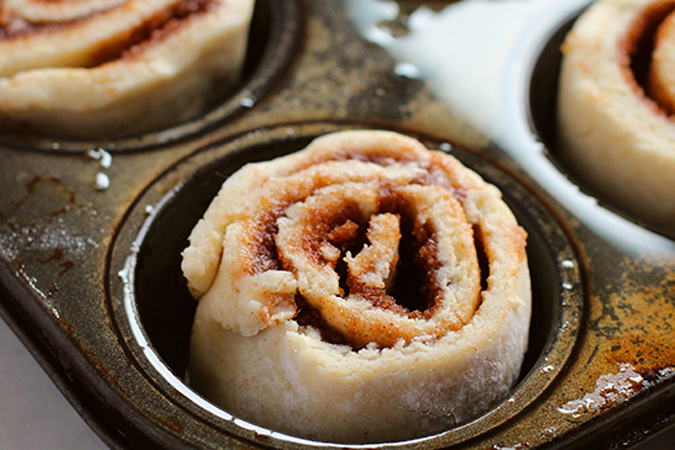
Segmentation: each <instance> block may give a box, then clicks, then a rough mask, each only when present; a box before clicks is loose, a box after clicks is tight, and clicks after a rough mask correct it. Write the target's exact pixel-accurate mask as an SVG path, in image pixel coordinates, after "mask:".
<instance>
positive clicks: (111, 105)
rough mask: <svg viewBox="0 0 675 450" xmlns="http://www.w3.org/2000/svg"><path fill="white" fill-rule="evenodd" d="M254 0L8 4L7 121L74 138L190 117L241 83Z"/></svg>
mask: <svg viewBox="0 0 675 450" xmlns="http://www.w3.org/2000/svg"><path fill="white" fill-rule="evenodd" d="M252 11H253V0H82V1H72V0H59V1H44V0H7V1H4V2H2V5H0V119H1V122H2V124H3V125H2V126H3V127H5V128H10V129H12V130H19V131H29V132H37V133H40V134H46V135H50V136H59V137H69V138H107V137H113V136H120V135H133V134H137V133H142V132H146V131H152V130H157V129H159V128H163V127H167V126H171V125H175V124H177V123H179V122H182V121H185V120H188V119H193V118H195V117H196V116H198V115H199V114H202V113H204V112H205V110H206V108H208V107H211V106H212V102H213V97H214V96H217V93H218V92H221V93H222V92H223V91H224V89H226V86H229V85H232V84H233V83H234V82H235V81H236V80H237V79H238V77H239V76H240V71H241V67H242V64H243V60H244V56H245V51H246V45H247V39H248V28H249V25H250V20H251V15H252Z"/></svg>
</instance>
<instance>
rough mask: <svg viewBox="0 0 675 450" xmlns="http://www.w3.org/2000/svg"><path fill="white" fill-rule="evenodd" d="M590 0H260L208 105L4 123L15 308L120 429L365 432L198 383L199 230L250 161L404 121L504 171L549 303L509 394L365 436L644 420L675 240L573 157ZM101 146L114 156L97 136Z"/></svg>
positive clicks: (98, 427)
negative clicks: (605, 197) (174, 120)
mask: <svg viewBox="0 0 675 450" xmlns="http://www.w3.org/2000/svg"><path fill="white" fill-rule="evenodd" d="M584 6H585V4H584V3H583V2H581V1H573V2H568V1H566V2H562V1H554V0H536V1H534V0H533V1H531V2H514V1H510V0H501V1H496V2H495V1H492V2H485V1H481V0H463V1H461V2H449V1H448V2H441V1H429V2H427V4H426V5H425V4H424V2H417V1H415V2H413V1H403V0H401V1H400V2H398V4H397V3H394V2H380V1H376V0H351V1H349V0H347V1H344V2H326V1H320V0H307V1H305V2H301V1H299V0H290V1H289V0H258V6H257V9H256V15H255V18H254V26H253V28H252V39H251V43H252V49H251V56H250V59H249V62H248V65H247V76H246V79H245V80H244V81H243V82H242V84H241V85H240V86H238V87H237V88H236V89H234V90H233V91H231V92H230V93H229V94H227V95H228V98H227V99H225V100H224V101H222V102H221V103H219V104H218V105H215V106H214V109H213V111H211V112H210V113H208V114H207V115H206V116H205V117H202V118H198V119H196V120H195V121H193V122H190V123H187V124H182V125H179V126H177V127H174V128H172V129H170V130H160V131H157V132H153V133H149V134H147V135H144V136H130V137H126V138H124V139H118V140H113V141H110V140H101V141H100V142H80V141H70V142H66V141H54V140H50V139H49V138H48V137H35V136H18V135H4V136H1V137H0V161H2V164H1V165H0V187H1V189H2V192H3V193H5V195H3V196H2V198H0V300H1V301H0V311H1V312H2V315H3V318H4V319H5V320H6V321H7V322H8V323H9V324H10V325H11V326H12V328H13V329H14V330H15V331H16V332H17V334H18V335H19V336H20V337H21V338H22V340H23V341H24V342H25V344H26V345H27V346H28V347H29V349H30V350H31V351H32V352H33V353H34V354H35V355H36V357H37V359H38V360H39V361H40V363H41V364H42V365H43V366H44V368H45V370H46V371H47V372H48V374H49V375H50V376H51V377H52V379H53V380H54V382H55V383H56V384H57V386H58V387H59V388H60V389H61V390H62V391H64V393H65V394H66V396H67V398H68V399H69V400H70V401H71V402H73V403H74V404H75V405H76V406H77V409H78V411H81V412H82V413H83V415H84V417H85V419H86V420H87V421H88V423H89V424H90V425H91V426H92V427H93V428H94V429H95V431H97V433H98V434H99V435H100V436H101V437H102V438H103V439H104V440H105V442H106V443H107V444H108V445H110V446H111V447H113V448H134V449H135V448H261V447H263V448H282V449H309V448H317V447H321V448H325V447H341V448H344V447H348V446H344V445H334V444H330V443H323V442H312V441H307V440H302V439H298V438H295V437H292V436H285V435H282V434H280V433H277V432H275V431H274V430H266V429H263V428H261V427H258V426H256V424H254V423H247V422H244V421H242V420H240V419H237V418H236V417H232V416H231V415H230V414H229V413H228V412H227V411H223V410H222V409H220V408H217V407H215V406H213V405H212V404H210V403H209V402H208V401H207V400H205V399H203V398H201V397H200V396H199V394H198V393H196V392H194V391H193V390H192V389H191V388H190V387H189V383H187V382H186V381H185V366H186V360H187V353H188V339H189V331H190V327H191V323H192V315H193V313H194V308H195V302H194V301H193V300H192V299H191V298H190V297H189V295H188V293H187V290H186V287H185V282H184V280H183V278H182V276H181V273H180V268H179V264H180V252H181V251H182V249H183V248H184V247H185V246H186V244H187V240H186V239H187V235H188V233H189V232H190V230H191V228H192V226H193V225H194V224H195V223H196V221H197V220H198V219H199V217H200V216H201V214H202V212H203V211H204V209H205V208H206V206H207V205H208V203H209V202H210V200H211V198H212V197H213V195H215V193H216V191H217V189H218V187H219V186H220V184H221V183H222V181H223V180H224V179H225V178H226V177H227V176H228V175H229V174H231V173H232V172H234V171H235V170H236V169H237V168H238V167H240V166H241V165H243V164H245V163H246V162H249V161H255V160H264V159H269V158H272V157H275V156H278V155H281V154H286V153H289V152H291V151H294V150H297V149H300V148H302V147H303V146H304V145H305V144H306V143H307V142H309V141H310V140H311V139H312V138H313V137H316V136H319V135H321V134H324V133H327V132H331V131H337V130H342V129H352V128H384V129H391V130H395V131H399V132H402V133H404V134H408V135H411V136H414V137H416V138H418V139H420V140H422V141H423V142H424V143H425V144H426V145H427V146H429V147H430V148H436V149H441V150H443V151H448V152H450V153H451V154H453V155H454V156H456V157H457V158H458V159H460V160H461V161H462V162H463V163H464V164H465V165H467V166H468V167H470V168H472V169H474V170H476V171H477V172H478V173H480V174H481V175H482V176H483V177H484V178H485V179H487V180H488V181H489V182H491V183H494V184H495V185H497V186H498V187H500V188H501V189H502V192H503V193H504V197H505V199H506V201H507V202H508V203H509V205H510V206H511V208H512V209H513V211H514V213H515V214H516V216H517V217H518V219H519V221H520V223H521V224H522V225H523V226H524V227H525V228H526V230H527V231H528V234H529V239H528V256H529V260H530V269H531V272H532V281H533V320H532V327H531V333H530V343H529V348H528V354H527V356H526V361H525V364H524V366H523V370H522V374H521V378H520V381H519V383H518V384H517V386H516V387H515V388H514V389H513V391H512V392H511V394H510V396H509V397H508V398H505V399H503V401H502V402H500V403H498V404H497V405H495V406H494V407H493V408H492V409H491V410H489V411H487V412H486V413H485V414H483V415H482V416H480V417H477V418H475V420H474V421H472V422H470V423H467V424H465V425H462V426H460V427H457V428H455V429H452V430H447V431H446V432H444V433H441V434H439V435H436V436H429V437H426V438H422V439H418V440H414V441H408V442H397V443H390V444H375V445H367V446H354V447H368V448H388V447H396V448H409V449H422V448H423V449H432V448H433V449H436V448H447V447H450V446H456V448H476V449H485V448H493V449H499V448H503V449H505V448H520V449H525V448H528V449H529V448H562V447H567V446H571V445H573V446H575V447H578V448H579V447H583V448H611V447H612V446H615V447H618V446H622V445H629V444H631V443H634V442H638V441H640V440H641V439H643V438H644V437H645V436H648V435H650V434H651V433H653V432H656V431H658V430H660V429H662V428H663V427H665V426H666V425H668V424H669V423H670V422H671V420H672V417H673V414H675V407H673V406H672V405H673V402H672V400H673V397H675V389H674V388H673V386H672V383H673V374H674V373H675V355H673V352H672V350H671V343H672V342H673V338H675V331H673V312H675V301H674V300H675V274H674V270H673V269H674V268H675V244H674V243H673V241H672V240H671V239H670V238H668V237H666V236H663V235H660V234H658V233H655V232H654V231H651V230H648V229H647V228H645V227H644V226H642V225H641V224H640V223H638V222H637V221H635V220H633V219H632V218H630V217H626V216H624V215H623V214H622V213H621V211H620V209H616V208H615V207H614V206H612V205H610V206H609V207H606V206H605V205H604V204H603V203H602V202H601V203H600V204H598V199H596V198H594V197H593V196H592V193H591V194H587V193H584V192H583V191H582V190H580V188H579V186H578V185H577V183H576V182H574V181H570V179H568V178H567V171H566V169H565V168H564V167H561V166H560V165H559V164H558V163H557V161H556V158H555V148H554V146H553V144H552V142H554V140H553V139H552V138H551V136H552V135H551V133H554V130H555V127H554V123H553V122H554V120H555V113H554V111H555V109H554V103H555V89H556V80H557V64H558V63H559V57H560V56H559V53H558V52H557V50H556V48H557V45H558V44H557V42H559V38H560V36H561V33H562V32H558V31H559V30H560V29H564V27H566V26H567V24H568V23H569V21H570V20H571V19H572V18H573V17H574V16H575V14H576V13H577V12H578V11H579V10H580V9H581V8H582V7H584ZM498 19H499V20H498ZM496 23H499V24H500V25H498V26H497V25H494V24H496ZM493 25H494V26H493ZM439 29H443V30H445V32H444V34H443V35H438V34H436V35H434V33H436V32H437V31H438V30H439ZM434 36H435V38H436V39H441V38H442V39H443V41H442V42H441V43H440V45H439V44H438V42H437V41H436V42H435V41H433V40H432V37H434ZM556 40H557V41H556ZM495 43H500V44H499V45H495ZM495 47H497V50H498V51H497V50H493V51H482V50H485V49H494V48H495ZM415 49H419V51H418V52H416V51H415ZM462 49H465V50H462ZM466 49H469V51H468V52H467V51H466ZM472 49H473V50H472ZM444 52H447V53H444ZM457 53H461V54H460V55H458V54H457ZM460 57H464V58H466V59H467V62H466V64H459V65H458V64H457V61H456V59H457V58H460ZM436 69H438V70H436ZM98 148H103V149H105V150H106V151H107V152H108V153H109V154H110V155H112V164H111V165H109V166H108V165H101V161H100V160H96V159H92V158H91V155H92V154H91V152H89V155H90V156H89V157H88V156H87V151H88V150H91V149H98ZM97 174H104V175H105V176H107V177H108V179H109V180H110V185H109V186H108V187H105V186H102V185H97V184H96V182H95V180H96V176H97ZM453 448H455V447H453Z"/></svg>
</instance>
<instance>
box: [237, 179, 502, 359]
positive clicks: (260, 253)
mask: <svg viewBox="0 0 675 450" xmlns="http://www.w3.org/2000/svg"><path fill="white" fill-rule="evenodd" d="M425 181H427V182H430V181H431V180H430V179H427V180H425ZM436 181H438V180H436ZM445 182H447V180H446V181H445ZM445 182H444V183H443V184H445ZM399 189H400V187H399V186H396V185H395V184H393V183H391V182H388V181H386V180H380V181H379V182H378V188H377V191H378V195H377V205H376V208H375V210H374V211H372V212H371V213H370V214H369V215H366V214H364V212H363V210H362V208H361V207H360V206H359V205H358V204H357V203H355V202H353V201H349V200H346V201H343V202H342V203H341V204H340V205H339V207H337V208H325V209H319V210H315V211H313V215H312V220H311V226H309V227H308V228H306V229H304V232H303V234H302V238H301V244H300V246H301V247H302V248H301V250H302V252H303V253H304V254H305V255H307V257H308V258H309V259H310V260H311V261H313V263H314V264H317V265H320V266H330V267H331V268H332V269H333V270H334V271H335V272H336V273H337V275H338V277H339V290H340V296H341V297H343V298H346V297H351V298H358V299H359V300H365V301H367V302H369V303H370V304H371V305H372V307H374V308H377V309H380V310H386V311H390V312H392V313H395V314H397V315H399V316H402V317H407V318H409V319H412V320H420V321H428V320H430V319H432V318H433V316H434V315H435V314H436V312H437V311H438V309H439V308H440V307H441V306H442V300H443V295H444V293H443V288H442V286H440V285H439V284H438V279H437V277H436V276H435V275H436V272H437V271H438V270H439V269H441V267H442V263H441V261H440V260H439V257H438V236H437V232H436V230H435V229H434V227H433V226H432V225H431V224H430V223H429V222H424V221H421V220H420V218H419V217H418V216H417V215H416V214H415V205H414V204H413V203H412V201H411V199H410V198H407V197H406V196H405V195H402V194H401V192H400V191H399ZM457 192H461V190H458V191H457ZM292 200H294V201H298V200H297V199H292ZM263 201H269V202H270V209H268V210H267V211H266V213H265V214H263V215H261V216H260V217H259V218H258V219H257V220H256V221H255V225H254V227H253V230H252V232H251V234H250V236H251V237H252V240H253V243H252V244H253V245H252V247H251V248H252V249H253V251H252V252H247V253H246V257H247V258H249V259H250V261H249V264H247V265H246V267H247V270H248V271H249V273H250V274H256V273H261V272H264V271H266V270H277V269H281V270H286V271H290V272H294V273H295V267H294V266H293V262H292V261H290V260H288V259H285V258H284V257H283V256H282V254H283V252H282V251H281V249H280V248H278V245H279V244H278V243H277V240H276V235H277V233H278V231H279V229H278V224H277V221H278V219H279V218H280V217H284V214H285V211H286V209H287V208H288V207H289V206H290V205H291V204H292V203H294V201H291V199H285V200H279V199H274V200H263ZM383 215H389V216H395V217H396V220H397V221H398V224H399V225H398V226H399V228H400V236H399V237H398V244H397V249H396V252H397V258H398V260H397V262H396V264H395V269H394V270H393V271H392V272H393V276H391V280H390V281H389V282H387V283H386V286H384V287H379V286H378V287H373V286H372V285H368V284H367V283H364V282H363V281H362V280H360V279H359V278H358V277H357V276H356V275H355V274H354V273H352V271H351V270H350V267H349V262H348V260H349V258H353V259H355V258H358V257H359V255H360V254H361V252H364V251H365V250H364V249H365V248H366V246H373V245H375V243H374V242H371V241H370V240H369V239H370V238H371V230H370V228H371V225H372V222H374V221H375V220H376V219H377V218H378V217H382V216H383ZM476 227H477V226H474V228H476ZM474 237H478V240H477V241H475V250H476V253H477V255H478V256H477V261H476V262H475V263H476V265H477V266H478V267H479V270H480V278H481V285H482V287H483V290H484V289H486V288H487V281H486V280H487V277H488V275H489V268H488V261H487V257H486V256H485V252H484V250H483V247H482V243H481V241H480V233H479V232H475V231H474ZM328 247H330V248H328ZM295 306H296V310H297V313H296V321H297V322H298V324H300V325H302V326H311V327H313V328H315V329H316V330H318V331H319V332H320V334H321V337H322V339H323V340H324V341H326V342H330V343H334V344H347V345H351V346H352V348H354V349H359V348H362V347H363V346H364V345H365V344H364V342H363V341H361V340H359V339H358V338H353V337H352V336H351V335H350V333H349V332H344V330H340V329H338V328H337V327H335V326H333V325H332V324H330V323H329V322H328V321H326V320H325V318H324V317H323V316H322V313H321V311H319V310H318V309H317V307H315V306H313V305H312V304H311V302H310V301H308V299H307V298H305V297H304V296H303V294H302V293H301V292H299V293H298V294H297V295H296V296H295ZM456 328H457V327H456V326H455V327H450V328H449V329H456ZM449 329H443V330H439V331H438V332H437V337H438V336H441V335H443V334H444V333H445V332H447V331H448V330H449ZM386 332H387V333H389V334H393V335H394V336H395V335H396V333H397V331H396V330H386ZM396 340H397V339H395V337H391V338H389V342H388V343H384V344H382V343H379V345H380V346H381V347H387V346H391V345H393V343H394V342H395V341H396ZM406 340H409V339H406Z"/></svg>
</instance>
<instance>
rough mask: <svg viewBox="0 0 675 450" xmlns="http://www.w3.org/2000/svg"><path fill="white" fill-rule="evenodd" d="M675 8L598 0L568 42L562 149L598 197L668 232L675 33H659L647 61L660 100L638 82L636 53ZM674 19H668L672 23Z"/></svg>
mask: <svg viewBox="0 0 675 450" xmlns="http://www.w3.org/2000/svg"><path fill="white" fill-rule="evenodd" d="M673 9H675V2H659V1H653V0H601V1H598V2H597V3H595V4H593V5H592V6H591V7H590V8H589V9H588V10H587V11H586V12H585V13H583V14H582V16H581V17H580V18H579V19H578V20H577V22H576V23H575V25H574V28H573V29H572V31H571V32H570V33H569V34H568V36H567V38H566V40H565V43H564V44H563V47H562V50H563V54H564V58H563V67H562V73H561V79H560V92H559V100H558V107H559V109H558V120H559V131H560V136H559V139H560V142H559V143H560V154H561V157H562V158H563V159H564V160H565V161H566V163H567V165H568V166H569V167H570V168H571V169H572V171H573V172H574V174H575V175H576V176H577V177H579V178H580V179H581V180H582V181H583V182H585V184H586V185H588V186H589V187H590V188H591V189H592V190H593V191H594V192H596V193H598V194H599V196H600V197H602V198H604V199H608V200H609V201H610V202H611V203H612V204H613V205H616V206H618V207H620V208H622V209H623V210H624V211H627V212H629V213H630V214H631V215H633V216H636V217H637V218H639V219H640V220H642V221H643V222H645V223H647V224H650V225H651V226H654V227H657V228H658V229H660V230H664V231H665V232H667V233H669V234H670V233H673V232H675V124H674V123H673V120H672V118H671V117H670V116H669V113H670V108H671V106H670V105H672V104H674V102H675V97H669V96H670V95H671V94H669V92H673V91H675V84H674V83H673V81H672V78H673V75H672V70H671V69H669V68H668V67H673V66H672V64H673V62H672V61H675V55H673V52H672V51H670V50H668V49H669V47H670V46H672V45H675V44H672V43H671V44H669V43H668V41H669V40H670V42H674V43H675V39H673V38H671V37H670V36H673V37H675V35H673V32H672V31H669V30H667V29H664V30H662V31H661V32H659V33H657V44H656V49H655V52H654V53H653V55H652V58H651V59H652V66H651V68H649V69H648V70H646V69H644V70H645V72H651V73H652V74H651V75H650V76H645V78H646V80H645V81H644V83H646V86H645V89H647V90H648V91H649V92H650V95H651V96H652V97H653V98H655V99H656V101H655V100H652V98H650V97H647V96H646V95H645V93H644V91H643V88H642V87H640V86H639V85H638V83H637V82H636V78H635V75H634V71H633V68H631V61H632V60H633V59H634V57H637V56H636V55H638V54H639V53H640V52H642V51H644V50H646V49H644V48H641V44H640V37H641V36H642V35H644V34H645V33H651V32H652V31H651V30H652V29H654V28H655V27H656V26H657V25H658V23H657V22H660V21H661V20H662V19H663V18H664V17H666V15H667V14H668V12H669V11H672V10H673ZM670 20H672V19H669V20H666V21H665V22H664V26H665V27H669V28H672V25H667V23H668V22H669V21H670ZM659 37H663V38H664V40H663V41H662V42H660V41H659V39H658V38H659ZM659 42H660V43H659ZM647 50H648V49H647ZM643 59H644V56H643ZM638 70H643V69H639V68H638ZM649 80H651V81H649ZM657 102H658V103H657Z"/></svg>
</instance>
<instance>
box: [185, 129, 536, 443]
mask: <svg viewBox="0 0 675 450" xmlns="http://www.w3.org/2000/svg"><path fill="white" fill-rule="evenodd" d="M525 241H526V233H525V231H524V230H523V229H522V228H521V227H520V226H519V225H518V224H517V222H516V220H515V218H514V216H513V214H512V213H511V211H510V210H509V208H508V207H507V205H506V204H505V203H504V201H503V200H502V199H501V193H500V192H499V190H498V189H497V188H496V187H494V186H492V185H489V184H487V183H485V182H484V181H483V180H482V179H481V178H480V177H479V176H478V175H477V174H476V173H474V172H472V171H471V170H469V169H467V168H466V167H464V166H463V165H461V163H459V162H458V161H457V160H456V159H455V158H453V157H452V156H449V155H447V154H445V153H441V152H437V151H430V150H428V149H427V148H425V147H424V146H423V145H422V144H421V143H420V142H418V141H416V140H414V139H411V138H408V137H405V136H402V135H399V134H396V133H392V132H385V131H346V132H339V133H334V134H330V135H326V136H323V137H321V138H318V139H316V140H314V141H313V142H312V143H311V144H310V145H309V146H308V147H307V148H306V149H304V150H302V151H300V152H298V153H295V154H291V155H288V156H285V157H281V158H278V159H276V160H272V161H268V162H262V163H256V164H249V165H246V166H244V167H243V168H242V169H240V170H239V171H238V172H236V173H235V174H234V175H232V176H231V177H230V178H228V179H227V180H226V181H225V183H224V184H223V186H222V188H221V190H220V192H219V193H218V195H217V197H216V198H215V199H214V200H213V201H212V203H211V205H210V206H209V208H208V209H207V211H206V213H205V214H204V217H203V218H202V219H201V220H200V221H199V222H198V224H197V225H196V227H195V228H194V230H193V231H192V234H191V236H190V245H189V247H188V248H187V249H186V250H185V251H184V253H183V264H182V267H183V272H184V274H185V277H186V278H187V280H188V284H189V287H190V289H191V291H192V292H193V294H194V296H195V297H196V298H198V299H199V303H198V307H197V312H196V317H195V320H194V325H193V331H192V340H191V347H190V364H189V373H190V381H191V384H192V385H193V386H194V387H195V389H196V390H197V391H199V392H200V393H202V394H203V395H204V396H206V397H207V398H209V399H210V400H212V401H213V402H214V403H216V404H218V405H221V406H222V407H223V408H224V409H226V410H227V411H229V412H230V413H232V414H234V415H235V416H237V417H241V418H244V419H246V420H249V421H250V422H253V423H255V424H258V425H261V426H264V427H267V428H269V429H272V430H275V431H280V432H284V433H287V434H290V435H294V436H299V437H304V438H309V439H315V440H321V441H328V442H344V443H363V442H384V441H395V440H403V439H409V438H414V437H420V436H425V435H430V434H433V433H438V432H441V431H443V430H446V429H448V428H449V427H452V426H454V425H456V424H459V423H462V422H465V421H467V420H469V419H471V418H473V417H475V416H477V415H478V414H480V413H482V412H485V411H486V410H487V409H488V408H489V407H490V406H491V405H493V404H494V403H495V402H496V401H498V400H500V399H502V398H503V397H504V396H505V395H506V394H507V393H508V391H509V390H510V389H511V387H512V386H513V384H514V383H515V381H516V380H517V378H518V375H519V371H520V366H521V363H522V360H523V355H524V352H525V350H526V347H527V336H528V329H529V318H530V307H531V306H530V296H531V294H530V279H529V270H528V265H527V257H526V253H525Z"/></svg>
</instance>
